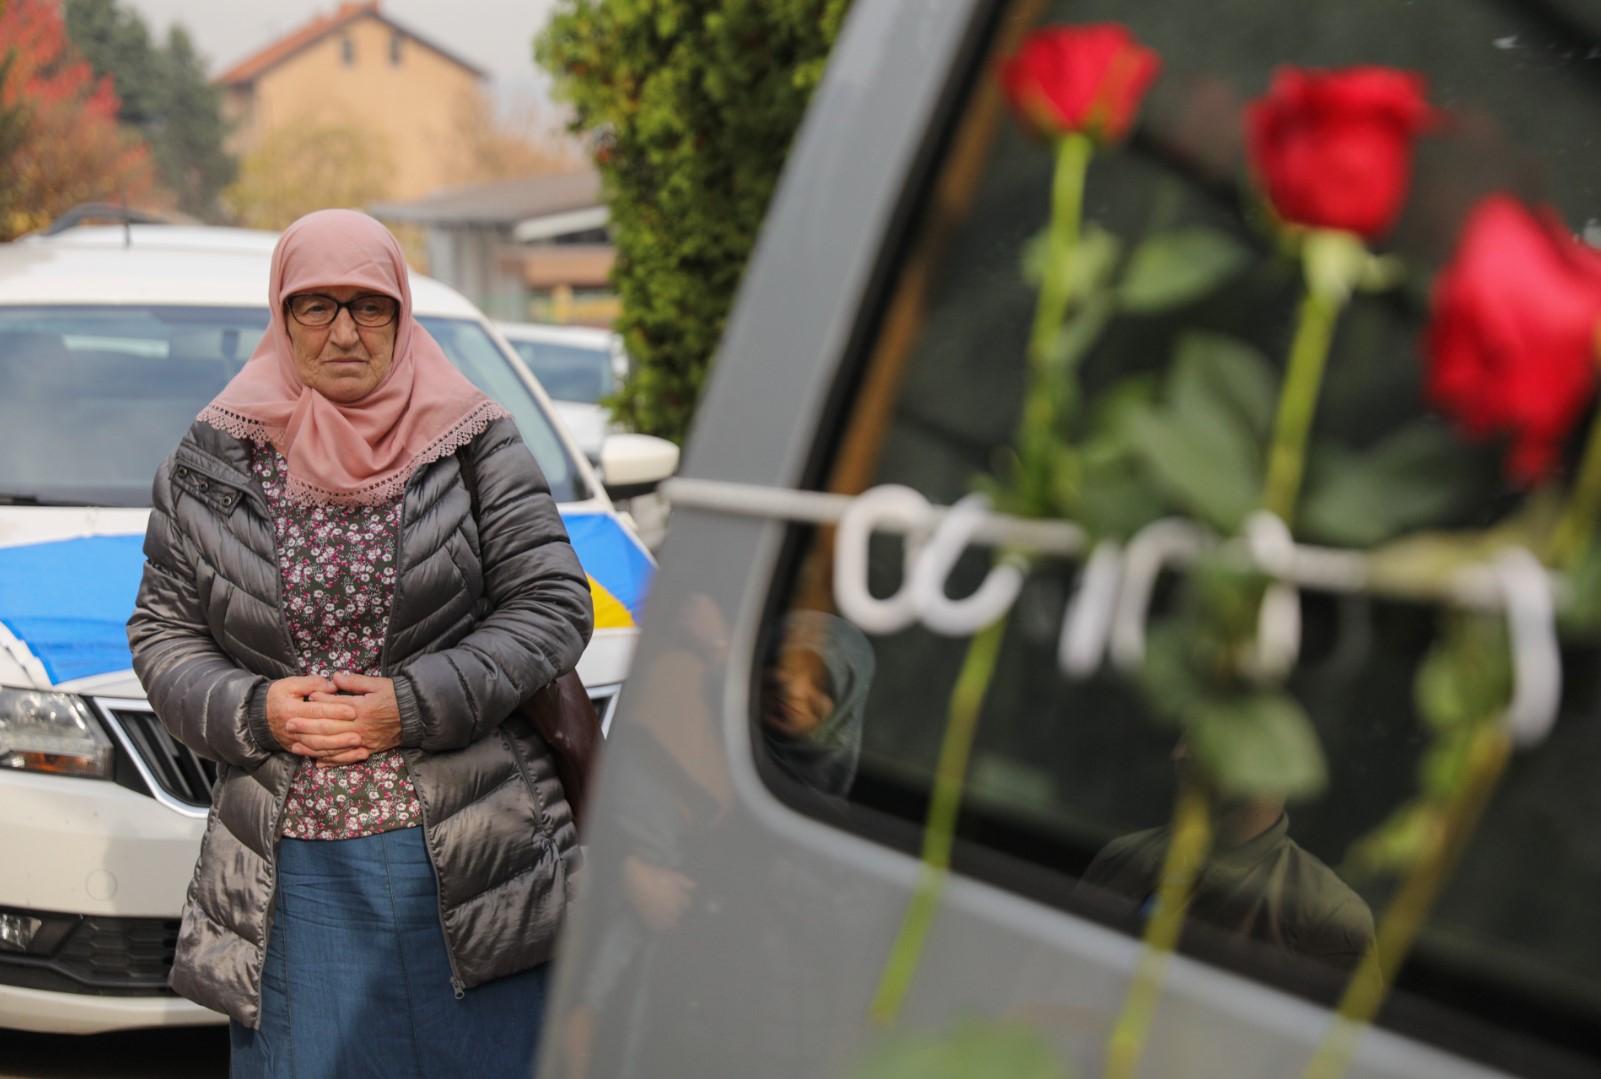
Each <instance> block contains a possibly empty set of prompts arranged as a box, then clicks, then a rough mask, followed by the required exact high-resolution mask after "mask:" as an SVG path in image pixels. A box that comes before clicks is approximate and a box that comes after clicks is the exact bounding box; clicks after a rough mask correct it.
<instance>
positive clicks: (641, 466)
mask: <svg viewBox="0 0 1601 1079" xmlns="http://www.w3.org/2000/svg"><path fill="white" fill-rule="evenodd" d="M676 471H678V447H677V446H676V445H674V444H673V443H671V442H669V441H667V440H666V439H665V438H657V437H655V436H654V435H635V434H627V433H621V434H614V435H608V436H607V437H606V441H605V442H604V443H602V444H601V447H600V478H601V481H602V482H603V483H605V484H606V493H607V494H609V495H611V497H612V498H614V499H618V500H622V499H628V498H637V497H638V496H640V495H646V494H650V492H652V491H654V490H655V489H656V488H657V487H659V486H660V485H661V483H662V481H663V480H665V479H667V477H669V476H671V475H672V474H673V473H674V472H676Z"/></svg>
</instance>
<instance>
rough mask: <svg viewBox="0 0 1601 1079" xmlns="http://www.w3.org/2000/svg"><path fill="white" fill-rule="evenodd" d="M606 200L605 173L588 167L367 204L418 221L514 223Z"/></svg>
mask: <svg viewBox="0 0 1601 1079" xmlns="http://www.w3.org/2000/svg"><path fill="white" fill-rule="evenodd" d="M601 205H604V204H603V202H602V200H601V187H600V175H599V174H598V173H596V172H595V171H593V170H591V169H584V170H581V171H577V172H566V173H554V174H550V175H544V176H528V177H524V178H521V179H516V180H499V181H496V182H494V183H487V184H472V185H470V186H467V187H452V188H447V189H445V190H443V191H436V192H434V193H433V194H432V195H425V196H424V197H422V198H420V199H414V200H412V201H410V202H381V203H376V204H374V205H372V206H370V207H368V209H369V211H370V212H371V213H372V214H373V216H375V217H381V218H384V219H385V220H388V221H404V222H412V223H415V224H419V225H489V226H506V227H509V226H512V225H515V224H517V223H518V222H522V221H527V220H529V219H530V218H539V217H548V216H550V215H552V214H562V213H570V212H571V211H573V210H585V209H589V208H591V207H596V206H601Z"/></svg>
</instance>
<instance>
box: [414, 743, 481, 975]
mask: <svg viewBox="0 0 1601 1079" xmlns="http://www.w3.org/2000/svg"><path fill="white" fill-rule="evenodd" d="M413 752H415V751H413ZM406 756H407V760H406V764H407V766H408V767H410V765H411V764H412V761H411V759H410V758H411V754H410V753H407V754H406ZM414 770H415V769H414ZM416 786H417V785H416V782H415V781H413V783H412V787H413V788H414V789H415V788H416ZM417 808H418V809H420V810H422V845H423V851H424V852H425V853H426V854H427V855H428V864H429V865H430V866H431V867H432V868H433V871H434V903H435V907H434V909H435V911H436V912H437V913H438V915H439V933H440V936H441V937H442V938H443V939H444V942H445V959H446V961H448V962H449V963H450V988H451V990H452V991H454V992H455V994H456V999H457V1000H460V999H461V998H463V997H465V996H466V995H467V986H466V983H465V982H463V981H462V980H461V970H460V969H459V968H458V967H457V966H456V952H455V949H453V948H451V946H450V930H449V929H447V928H445V894H444V889H443V888H442V887H441V886H440V883H439V880H440V877H439V864H438V863H437V862H435V861H434V848H433V844H431V843H429V842H428V833H429V831H430V828H429V824H428V802H427V800H426V799H425V798H423V796H422V791H421V790H420V789H419V790H417Z"/></svg>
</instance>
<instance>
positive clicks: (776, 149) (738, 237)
mask: <svg viewBox="0 0 1601 1079" xmlns="http://www.w3.org/2000/svg"><path fill="white" fill-rule="evenodd" d="M848 3H849V0H562V3H561V4H560V6H559V7H558V8H557V11H556V14H555V16H554V17H553V19H552V21H551V23H550V26H549V27H548V29H547V30H546V31H545V33H544V34H543V35H542V36H541V38H540V40H539V41H538V43H537V44H536V48H535V55H536V57H537V58H538V60H539V62H540V63H541V64H542V65H543V66H544V67H545V68H546V69H547V70H548V71H549V72H550V73H551V74H552V75H553V76H554V78H555V80H556V92H557V95H558V97H559V98H561V99H562V100H564V101H566V102H567V103H568V104H569V105H570V106H571V107H572V109H573V114H574V115H573V122H572V127H573V129H574V130H575V131H577V132H580V133H582V134H584V135H585V136H586V137H587V138H588V139H589V141H590V143H591V145H592V147H593V150H594V156H595V161H596V165H597V167H598V168H599V170H600V172H601V176H602V178H603V181H604V183H605V189H606V198H607V201H608V203H609V205H610V208H611V218H612V225H611V227H612V234H613V236H614V238H615V241H616V244H617V267H616V270H615V271H614V274H613V278H614V282H615V285H616V288H617V291H618V294H619V296H620V298H621V301H622V315H621V318H620V320H619V324H618V329H619V330H620V331H621V332H622V333H623V334H624V337H625V340H626V341H627V345H628V349H629V352H630V354H631V355H632V356H633V359H634V362H635V371H634V374H633V377H632V378H631V379H630V380H629V383H628V385H627V386H626V387H625V388H624V390H623V391H622V393H621V394H620V395H619V396H618V397H617V399H616V400H614V402H613V405H614V408H615V410H616V412H617V414H618V417H619V418H620V419H621V420H623V421H624V422H625V423H627V424H629V425H631V426H632V427H634V428H635V429H637V430H640V431H644V432H648V433H651V434H657V435H662V436H664V437H667V438H672V439H676V440H680V441H681V440H682V439H683V437H684V434H685V433H686V432H687V430H688V428H689V424H690V420H691V418H692V416H693V415H694V410H695V403H696V401H697V400H698V398H699V396H700V390H701V384H702V382H703V381H704V378H705V375H706V371H707V367H708V365H709V363H710V361H711V357H712V353H713V351H714V350H715V349H716V347H717V342H718V340H719V339H720V338H721V336H722V332H723V322H724V319H725V318H726V317H727V314H728V309H729V305H730V304H731V302H732V300H733V295H734V289H735V286H736V285H737V284H738V281H739V275H740V272H741V271H742V270H743V269H744V266H745V260H746V258H747V257H748V255H749V254H750V250H751V246H752V244H753V243H754V242H755V239H756V232H757V229H758V228H759V227H760V225H761V220H762V215H763V214H764V213H765V211H766V209H767V202H768V198H769V196H771V194H772V191H773V186H774V183H775V182H776V180H777V179H778V174H779V170H780V168H781V167H782V165H783V160H784V155H785V154H786V152H787V151H788V149H789V144H790V140H791V138H792V136H793V135H794V133H795V128H796V126H797V125H798V124H799V122H800V118H801V114H802V112H803V111H804V110H805V107H806V102H807V99H808V98H809V97H810V96H811V92H812V88H813V87H814V86H815V85H816V84H817V81H818V79H819V77H820V76H821V74H822V69H823V64H824V60H825V58H826V57H827V55H828V50H829V47H830V45H831V44H832V42H833V40H834V36H835V34H836V33H837V32H838V30H839V25H840V22H841V20H842V19H843V18H844V14H845V9H846V7H847V6H848Z"/></svg>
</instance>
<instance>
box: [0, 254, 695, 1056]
mask: <svg viewBox="0 0 1601 1079" xmlns="http://www.w3.org/2000/svg"><path fill="white" fill-rule="evenodd" d="M274 239H275V238H274V236H273V235H272V234H269V233H256V232H247V231H242V230H230V229H205V228H188V227H179V226H137V225H136V226H132V227H131V228H128V229H126V230H125V229H123V228H121V227H114V228H83V229H76V230H72V231H70V232H65V233H62V234H60V235H57V236H50V237H40V238H34V239H30V240H27V241H23V242H18V243H14V244H9V245H3V246H0V1027H13V1028H20V1029H25V1030H37V1031H56V1032H64V1033H65V1032H78V1033H90V1032H96V1031H104V1030H112V1029H119V1028H130V1027H152V1026H165V1025H183V1024H194V1023H207V1022H221V1021H223V1020H222V1017H221V1016H218V1015H216V1014H215V1013H212V1012H209V1011H206V1010H204V1009H202V1008H200V1007H198V1006H196V1005H194V1004H191V1003H189V1002H188V1001H186V1000H183V999H181V998H179V997H177V996H175V995H173V994H172V993H171V992H170V991H169V990H168V989H167V988H166V979H167V972H168V968H169V966H170V964H171V961H172V952H173V944H174V942H175V939H176V936H177V932H178V914H179V910H180V908H181V906H182V904H183V899H184V893H185V890H186V888H187V886H188V883H189V878H190V873H191V870H192V868H193V865H194V861H195V857H196V854H197V852H198V850H199V844H200V835H201V830H202V828H203V826H204V824H205V818H206V814H207V808H208V805H209V801H210V784H211V781H212V778H213V775H214V769H213V767H212V765H211V764H210V762H208V761H206V760H204V759H202V758H200V757H198V756H197V755H196V754H194V753H193V752H191V751H190V750H189V749H187V748H185V747H184V746H182V745H179V744H178V743H177V742H175V741H174V740H173V739H172V738H171V737H169V736H168V735H167V733H166V732H165V731H164V730H163V729H162V727H161V725H160V724H159V723H158V722H157V721H156V719H155V716H154V715H153V714H152V712H151V710H150V707H149V705H148V704H147V703H146V701H145V697H144V693H143V691H142V690H141V688H140V686H139V684H138V682H137V680H136V679H135V678H134V675H133V672H132V670H131V669H130V666H131V664H130V659H129V654H128V647H127V639H126V637H125V635H124V623H125V621H126V620H127V617H128V615H129V613H130V612H131V610H132V607H133V599H134V594H135V592H136V590H137V587H138V584H139V578H140V574H141V572H142V567H143V561H144V559H143V554H142V551H141V544H142V539H143V535H144V530H145V522H146V518H147V517H148V513H149V511H148V504H149V491H150V483H151V479H152V477H153V476H154V474H155V470H156V466H157V464H158V463H159V462H160V461H161V460H162V459H163V458H164V457H165V456H166V455H167V454H168V453H169V452H171V450H172V449H173V447H175V446H176V445H177V442H178V439H179V438H180V437H181V436H182V434H183V433H184V431H185V430H186V429H187V427H188V425H189V423H190V422H191V420H192V419H193V417H194V415H195V414H196V412H198V411H199V409H200V408H201V407H202V406H203V405H204V404H205V403H206V402H207V401H208V400H209V399H210V398H211V397H212V396H213V395H214V394H215V393H216V392H217V391H218V390H219V389H221V388H222V386H223V384H224V383H225V382H227V380H228V379H229V378H230V377H231V376H232V375H233V373H234V372H235V371H237V370H238V369H239V367H240V365H241V364H242V363H243V362H244V361H245V359H246V358H247V357H248V356H249V355H250V353H251V350H252V349H253V348H254V347H255V344H256V342H257V340H258V339H259V338H260V336H261V334H262V332H263V331H264V329H265V328H266V325H267V309H266V304H265V297H266V292H267V275H268V262H269V255H270V252H271V249H272V245H273V242H274ZM412 295H413V298H414V303H415V310H416V314H417V317H418V319H419V321H421V322H422V324H423V325H424V326H426V327H427V328H428V330H429V332H430V333H432V334H433V336H434V337H435V338H437V339H438V340H439V343H440V344H441V345H442V346H443V347H444V350H445V352H446V353H447V354H448V355H449V356H450V358H451V359H452V360H453V361H454V362H455V363H456V365H457V366H458V367H459V368H460V369H461V370H462V372H463V373H464V374H466V375H467V377H468V378H470V379H471V380H472V381H473V382H474V383H476V384H477V385H478V386H479V387H480V388H482V389H483V390H484V391H485V392H486V393H488V394H489V395H490V396H492V397H494V398H496V399H497V400H498V401H500V402H501V404H503V405H505V406H506V407H507V408H508V409H509V410H510V411H511V413H512V414H513V416H514V417H515V418H516V420H517V424H518V426H519V428H520V429H521V430H522V433H523V436H524V438H525V439H526V440H527V442H528V445H529V447H530V448H531V449H532V450H533V453H534V456H535V457H536V458H537V459H538V460H539V463H540V465H541V467H542V468H543V469H544V472H545V476H546V478H547V479H548V480H549V481H550V485H551V490H552V492H553V493H554V494H555V496H556V499H557V501H558V502H559V503H560V507H561V512H562V515H563V517H564V519H565V520H566V523H567V528H568V531H569V533H570V534H571V536H572V540H573V545H574V547H575V548H576V550H577V552H578V555H579V558H580V560H581V561H582V562H583V564H584V567H585V569H586V570H587V571H588V572H589V575H590V579H591V587H592V591H593V594H594V598H595V611H596V623H595V624H596V631H595V635H594V640H593V641H592V642H591V644H590V646H589V649H588V651H586V652H585V653H584V656H583V660H582V661H581V662H580V664H579V668H578V671H579V674H580V676H581V677H582V678H583V680H584V684H585V685H586V686H587V687H588V689H589V692H590V695H591V697H592V698H594V699H595V700H596V702H597V704H598V705H599V707H600V710H601V714H602V716H603V717H604V718H605V720H606V721H607V722H608V723H609V721H610V713H611V708H612V705H613V704H614V703H615V697H616V693H617V691H618V688H619V687H620V685H621V683H622V680H623V675H624V673H625V671H626V670H627V668H628V664H629V660H630V657H631V656H632V653H633V649H634V643H635V638H636V637H637V635H638V630H637V628H636V623H637V620H638V618H639V614H640V610H641V606H642V604H643V602H644V599H645V594H646V591H647V589H648V587H649V584H650V581H651V577H652V575H653V573H654V563H653V561H652V559H651V557H650V555H649V554H648V553H647V551H646V550H645V548H644V547H643V545H641V544H640V542H639V541H638V539H637V537H636V536H635V535H634V533H633V531H632V529H631V528H630V527H629V525H628V524H627V523H626V522H625V521H623V520H621V519H619V516H618V515H617V513H616V512H615V510H614V509H613V506H612V501H611V499H610V498H609V497H608V494H607V491H606V490H605V488H604V487H603V486H602V484H601V482H600V481H599V479H598V477H597V476H596V473H595V470H594V469H593V468H592V467H591V465H590V463H589V461H588V460H586V456H585V454H584V453H583V452H582V451H581V450H580V448H579V447H578V446H577V444H576V443H575V442H574V440H573V439H572V437H571V435H570V434H568V433H567V432H565V431H564V430H563V429H562V427H561V426H560V424H559V423H556V422H553V421H552V419H551V414H550V402H549V400H548V399H547V397H546V395H545V393H544V392H543V391H542V390H541V389H540V388H539V386H538V384H537V383H536V382H535V380H534V379H533V378H532V377H530V376H529V374H528V372H527V371H526V370H525V369H524V368H523V367H522V365H521V364H520V363H519V362H517V360H516V359H515V358H514V357H513V355H512V354H511V353H510V352H509V351H508V349H507V347H506V345H505V344H504V342H503V340H502V339H501V338H500V337H499V336H498V335H497V334H496V333H495V332H494V331H493V330H492V329H491V327H490V325H489V324H488V322H486V321H485V319H484V317H483V316H482V314H480V312H479V311H478V310H477V309H476V308H475V307H473V306H472V304H470V303H469V302H467V300H466V299H464V298H463V297H462V296H461V295H460V294H458V293H456V292H455V291H453V290H451V289H449V288H447V287H445V286H443V285H441V284H439V283H438V282H435V281H431V280H429V279H427V278H423V277H417V276H414V277H413V278H412ZM602 456H603V457H604V458H605V459H606V461H607V464H608V465H609V466H610V468H611V470H612V472H613V473H614V474H615V475H617V476H618V477H619V478H621V479H623V480H625V481H626V482H627V483H628V484H629V485H630V487H631V489H633V490H637V489H639V488H641V487H647V486H649V485H650V484H651V483H652V482H656V481H660V480H661V479H663V478H665V475H666V473H665V472H662V471H661V468H662V466H663V462H662V461H661V459H660V457H659V455H657V456H652V452H651V447H650V446H649V445H645V446H643V447H641V446H640V445H639V444H637V443H630V442H629V441H628V440H626V439H625V440H623V441H620V442H617V443H608V444H607V445H606V446H605V447H604V451H603V454H602ZM669 470H670V469H669Z"/></svg>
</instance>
